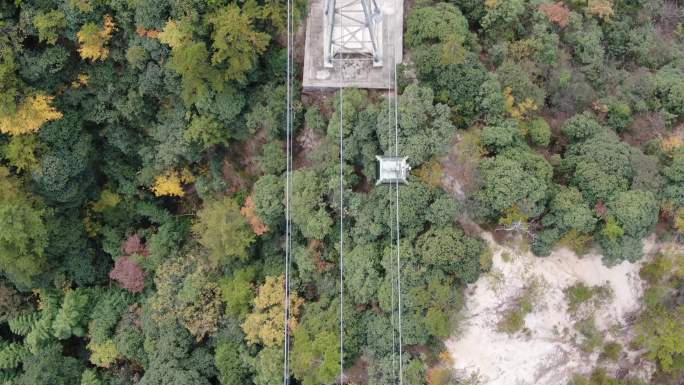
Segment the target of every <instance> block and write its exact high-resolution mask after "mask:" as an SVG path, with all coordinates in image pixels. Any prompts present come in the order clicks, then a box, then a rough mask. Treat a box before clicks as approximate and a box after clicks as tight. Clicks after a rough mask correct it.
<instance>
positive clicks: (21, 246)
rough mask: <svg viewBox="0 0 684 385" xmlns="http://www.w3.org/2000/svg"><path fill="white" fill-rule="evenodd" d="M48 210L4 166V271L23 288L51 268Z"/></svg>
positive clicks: (0, 219) (0, 218) (0, 197)
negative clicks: (49, 264) (46, 220)
mask: <svg viewBox="0 0 684 385" xmlns="http://www.w3.org/2000/svg"><path fill="white" fill-rule="evenodd" d="M47 215H48V212H47V211H46V209H44V208H42V207H41V205H40V204H39V203H38V202H37V201H36V200H35V199H34V198H31V197H30V196H27V195H25V193H23V192H22V191H21V189H20V186H19V182H18V181H17V180H15V179H14V178H12V177H11V176H10V175H9V171H8V170H7V169H6V168H3V167H0V227H2V228H3V229H5V230H3V231H2V234H0V270H2V272H3V273H4V274H5V275H6V276H7V277H8V278H9V279H10V280H11V281H12V282H13V283H15V284H16V285H18V286H19V287H24V288H26V287H28V286H30V285H31V284H32V282H33V280H34V279H35V278H36V276H38V275H39V274H40V273H42V272H43V270H44V269H45V268H46V267H47V263H48V261H47V258H46V255H45V248H46V247H47V241H48V237H47V235H48V234H47V229H46V228H45V218H46V216H47Z"/></svg>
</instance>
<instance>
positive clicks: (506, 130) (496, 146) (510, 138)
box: [480, 119, 523, 152]
mask: <svg viewBox="0 0 684 385" xmlns="http://www.w3.org/2000/svg"><path fill="white" fill-rule="evenodd" d="M480 140H481V142H482V144H483V145H485V146H486V147H488V148H491V149H492V150H494V152H501V151H503V150H505V149H506V148H508V147H512V146H516V145H520V144H521V143H522V141H523V136H522V131H521V130H520V127H518V122H517V121H516V120H514V119H507V120H505V121H504V122H502V123H501V124H499V125H497V126H487V127H485V128H483V129H482V134H481V138H480Z"/></svg>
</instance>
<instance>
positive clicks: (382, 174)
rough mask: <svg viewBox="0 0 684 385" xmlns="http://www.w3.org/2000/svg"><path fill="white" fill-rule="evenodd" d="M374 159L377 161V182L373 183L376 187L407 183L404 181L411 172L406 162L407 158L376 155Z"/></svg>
mask: <svg viewBox="0 0 684 385" xmlns="http://www.w3.org/2000/svg"><path fill="white" fill-rule="evenodd" d="M375 159H377V160H378V181H377V182H376V183H375V184H376V185H380V184H395V183H400V184H406V183H408V182H407V180H406V179H407V178H408V175H409V172H410V171H411V166H409V164H408V162H407V160H408V157H407V156H406V157H398V156H379V155H376V156H375Z"/></svg>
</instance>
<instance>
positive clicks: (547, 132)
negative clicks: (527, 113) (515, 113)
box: [527, 118, 551, 147]
mask: <svg viewBox="0 0 684 385" xmlns="http://www.w3.org/2000/svg"><path fill="white" fill-rule="evenodd" d="M527 130H528V132H529V135H530V140H531V141H532V144H534V145H535V146H537V147H547V146H548V145H549V143H551V128H549V124H548V123H547V122H546V120H544V118H534V119H532V121H531V122H530V124H529V126H528V127H527Z"/></svg>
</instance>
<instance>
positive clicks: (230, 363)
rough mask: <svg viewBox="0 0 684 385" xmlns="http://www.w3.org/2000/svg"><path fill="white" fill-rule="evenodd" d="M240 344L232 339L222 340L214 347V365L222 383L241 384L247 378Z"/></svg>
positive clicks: (247, 374) (223, 384)
mask: <svg viewBox="0 0 684 385" xmlns="http://www.w3.org/2000/svg"><path fill="white" fill-rule="evenodd" d="M243 354H246V352H244V351H241V349H240V345H239V344H237V343H236V342H232V341H224V342H221V343H219V345H218V346H217V347H216V354H215V356H214V360H215V365H216V368H217V369H218V371H219V373H220V376H219V381H221V384H222V385H242V384H244V383H245V382H246V381H248V378H249V374H250V373H249V370H248V368H247V367H245V364H244V363H243V359H242V357H241V355H243Z"/></svg>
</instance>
